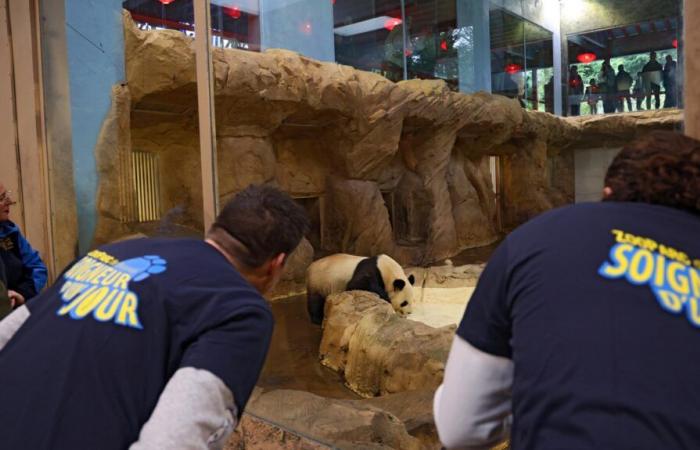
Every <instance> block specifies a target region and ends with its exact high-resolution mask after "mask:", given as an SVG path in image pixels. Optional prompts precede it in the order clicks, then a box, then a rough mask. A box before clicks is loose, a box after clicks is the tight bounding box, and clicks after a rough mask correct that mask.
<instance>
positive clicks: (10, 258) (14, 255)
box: [0, 183, 48, 308]
mask: <svg viewBox="0 0 700 450" xmlns="http://www.w3.org/2000/svg"><path fill="white" fill-rule="evenodd" d="M13 204H14V201H13V200H12V197H11V192H9V191H7V190H6V189H5V186H3V185H2V183H0V258H2V260H3V263H4V265H5V275H6V276H7V289H8V295H9V297H10V301H11V303H12V307H13V308H16V307H18V306H20V305H22V304H23V303H24V302H26V301H27V300H29V299H30V298H32V297H34V296H36V295H37V294H38V293H39V292H41V290H42V289H43V288H44V286H45V285H46V280H47V278H48V272H47V270H46V265H44V262H43V261H42V260H41V257H40V256H39V252H37V251H36V250H34V249H33V248H32V246H31V245H29V242H27V240H26V239H25V238H24V236H22V233H21V232H20V231H19V228H18V227H17V225H15V224H14V223H13V222H12V221H10V206H11V205H13Z"/></svg>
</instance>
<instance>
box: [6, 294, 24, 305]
mask: <svg viewBox="0 0 700 450" xmlns="http://www.w3.org/2000/svg"><path fill="white" fill-rule="evenodd" d="M7 296H8V297H10V305H12V309H14V308H17V307H18V306H22V305H24V297H23V296H22V294H20V293H19V292H16V291H13V290H8V291H7Z"/></svg>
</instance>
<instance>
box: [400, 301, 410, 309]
mask: <svg viewBox="0 0 700 450" xmlns="http://www.w3.org/2000/svg"><path fill="white" fill-rule="evenodd" d="M406 305H408V300H404V301H403V303H401V307H402V308H403V307H404V306H406Z"/></svg>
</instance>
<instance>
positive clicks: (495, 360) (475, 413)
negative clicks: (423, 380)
mask: <svg viewBox="0 0 700 450" xmlns="http://www.w3.org/2000/svg"><path fill="white" fill-rule="evenodd" d="M512 384H513V362H512V361H511V360H510V359H508V358H504V357H501V356H494V355H490V354H488V353H485V352H482V351H481V350H479V349H477V348H476V347H474V346H472V345H471V344H470V343H469V342H467V341H466V340H464V339H463V338H461V337H460V336H458V335H457V336H455V339H454V342H453V343H452V349H451V350H450V356H449V358H448V359H447V366H446V367H445V379H444V381H443V384H442V385H441V386H440V387H439V388H438V390H437V392H436V393H435V399H434V402H433V412H434V415H435V425H436V427H437V431H438V435H439V437H440V441H441V442H442V444H443V445H444V446H445V447H446V448H468V449H488V448H491V447H492V446H493V445H496V444H498V443H500V442H502V441H504V440H505V439H506V438H507V437H508V433H509V432H510V420H511V396H510V389H511V385H512Z"/></svg>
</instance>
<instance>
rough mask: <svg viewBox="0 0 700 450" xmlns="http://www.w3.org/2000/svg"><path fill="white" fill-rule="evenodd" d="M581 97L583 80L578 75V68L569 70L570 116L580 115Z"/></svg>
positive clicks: (574, 67)
mask: <svg viewBox="0 0 700 450" xmlns="http://www.w3.org/2000/svg"><path fill="white" fill-rule="evenodd" d="M582 95H583V78H581V75H579V74H578V67H576V66H571V69H570V70H569V106H570V108H571V115H572V116H580V115H581V96H582Z"/></svg>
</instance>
